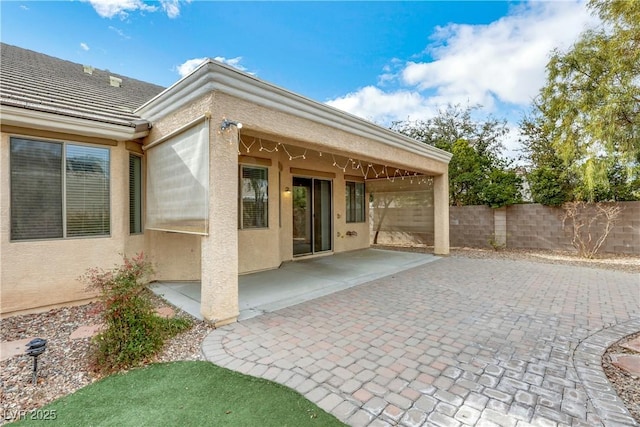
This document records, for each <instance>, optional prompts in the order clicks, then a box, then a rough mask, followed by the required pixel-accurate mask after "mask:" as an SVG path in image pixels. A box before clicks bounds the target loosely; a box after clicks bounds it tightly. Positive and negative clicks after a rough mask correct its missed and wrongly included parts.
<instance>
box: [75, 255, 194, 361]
mask: <svg viewBox="0 0 640 427" xmlns="http://www.w3.org/2000/svg"><path fill="white" fill-rule="evenodd" d="M152 272H153V269H152V267H151V264H150V263H149V262H147V261H145V259H144V256H143V254H142V253H140V254H139V255H136V256H134V257H132V258H127V257H123V264H122V265H120V266H116V267H115V268H114V269H113V270H110V271H104V270H102V269H99V268H92V269H89V270H88V271H87V273H86V274H85V275H84V276H83V280H84V281H85V282H87V283H88V284H89V286H90V287H92V288H95V289H97V290H99V291H100V300H101V302H102V304H103V306H104V310H103V312H102V316H103V320H104V324H105V329H104V330H103V331H102V332H101V333H99V334H98V335H96V336H95V338H94V341H93V343H94V360H93V362H94V365H95V368H96V370H97V371H100V372H103V373H108V372H113V371H117V370H121V369H127V368H130V367H132V366H137V365H140V364H143V363H144V362H146V361H148V360H149V359H150V358H151V357H152V356H154V355H155V354H156V353H158V351H160V350H161V349H162V346H163V345H164V342H165V340H166V339H168V338H170V337H172V336H174V335H177V334H178V333H180V332H182V331H184V330H186V329H188V328H189V327H190V326H191V321H190V320H189V319H186V318H172V319H166V318H163V317H160V316H158V315H157V314H156V312H155V310H154V307H153V304H152V303H151V299H150V294H149V291H148V290H147V288H146V283H147V281H146V279H147V278H148V276H149V275H150V274H151V273H152Z"/></svg>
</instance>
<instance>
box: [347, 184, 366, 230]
mask: <svg viewBox="0 0 640 427" xmlns="http://www.w3.org/2000/svg"><path fill="white" fill-rule="evenodd" d="M346 198H347V200H346V207H347V222H365V219H364V182H349V181H347V187H346Z"/></svg>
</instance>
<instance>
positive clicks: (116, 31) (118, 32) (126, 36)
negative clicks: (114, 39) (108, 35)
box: [109, 25, 131, 40]
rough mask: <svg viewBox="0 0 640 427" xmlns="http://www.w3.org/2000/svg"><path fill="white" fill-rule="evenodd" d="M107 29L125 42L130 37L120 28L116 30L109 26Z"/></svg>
mask: <svg viewBox="0 0 640 427" xmlns="http://www.w3.org/2000/svg"><path fill="white" fill-rule="evenodd" d="M109 29H110V30H111V31H113V32H114V33H116V34H117V35H119V36H120V37H122V38H123V39H125V40H128V39H130V38H131V37H130V36H128V35H126V34H125V33H124V31H122V30H121V29H120V28H116V27H114V26H111V25H109Z"/></svg>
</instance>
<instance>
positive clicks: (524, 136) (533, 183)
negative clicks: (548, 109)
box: [520, 109, 576, 206]
mask: <svg viewBox="0 0 640 427" xmlns="http://www.w3.org/2000/svg"><path fill="white" fill-rule="evenodd" d="M539 111H540V110H539V109H535V110H534V112H533V113H532V114H531V115H528V116H525V117H524V118H523V119H522V120H521V122H520V144H521V146H522V151H523V153H524V155H523V157H522V159H521V160H525V161H526V162H527V163H528V167H527V172H528V173H527V181H528V183H529V190H530V191H531V197H532V198H533V201H534V202H535V203H541V204H543V205H546V206H561V205H562V204H563V203H565V202H568V201H571V200H572V199H573V192H574V189H575V185H576V183H575V181H576V180H575V177H574V175H573V174H572V173H571V172H570V171H569V169H567V168H566V167H565V166H564V162H563V161H562V159H561V158H560V156H559V155H558V153H557V152H556V151H555V148H554V147H553V144H552V142H551V140H550V139H549V138H547V136H546V135H545V134H544V132H543V119H542V117H541V115H540V113H539Z"/></svg>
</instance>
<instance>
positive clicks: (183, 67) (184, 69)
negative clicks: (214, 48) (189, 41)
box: [175, 56, 255, 77]
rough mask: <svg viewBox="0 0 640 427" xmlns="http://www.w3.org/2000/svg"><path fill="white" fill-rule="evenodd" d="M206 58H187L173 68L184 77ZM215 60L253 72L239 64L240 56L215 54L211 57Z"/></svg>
mask: <svg viewBox="0 0 640 427" xmlns="http://www.w3.org/2000/svg"><path fill="white" fill-rule="evenodd" d="M207 59H208V58H193V59H188V60H186V61H185V62H183V63H182V64H180V65H178V66H176V67H175V70H176V71H177V72H178V74H180V77H184V76H186V75H187V74H189V73H191V72H192V71H193V70H195V69H196V68H198V65H200V64H202V63H203V62H204V61H206V60H207ZM213 59H214V60H215V61H218V62H222V63H223V64H227V65H230V66H231V67H233V68H237V69H238V70H240V71H244V72H246V73H248V74H251V75H253V74H255V73H252V72H249V71H247V68H246V67H244V66H243V65H242V64H240V61H242V57H241V56H237V57H235V58H229V59H227V58H225V57H223V56H216V57H215V58H213Z"/></svg>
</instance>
